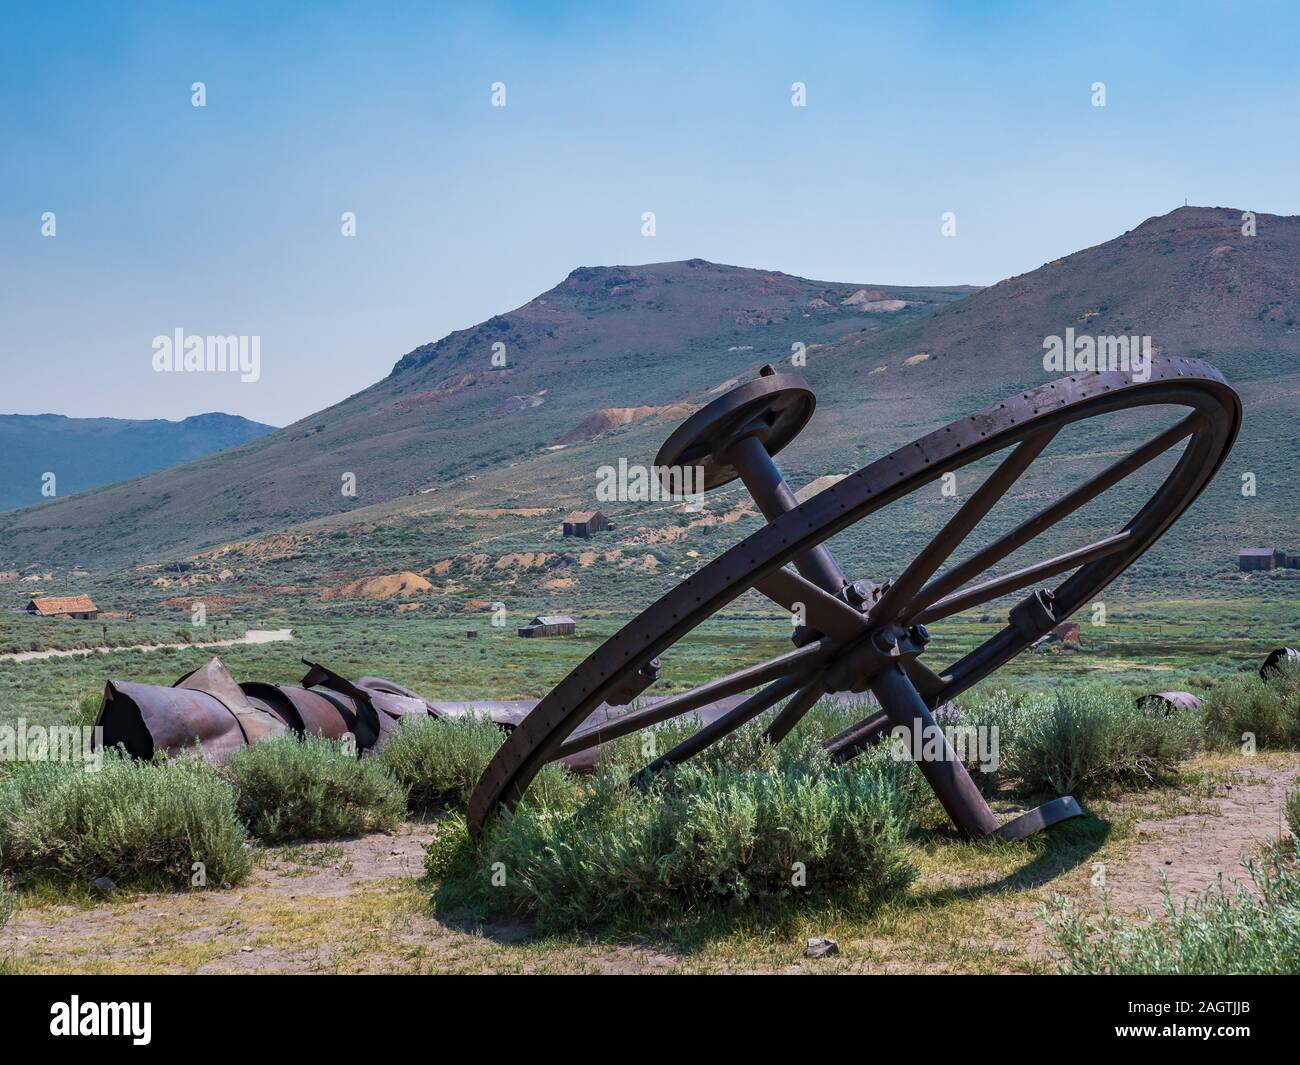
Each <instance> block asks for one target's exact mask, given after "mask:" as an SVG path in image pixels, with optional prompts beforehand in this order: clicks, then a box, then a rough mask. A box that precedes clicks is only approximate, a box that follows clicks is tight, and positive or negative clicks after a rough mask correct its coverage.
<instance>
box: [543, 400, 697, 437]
mask: <svg viewBox="0 0 1300 1065" xmlns="http://www.w3.org/2000/svg"><path fill="white" fill-rule="evenodd" d="M694 410H695V408H694V407H693V406H691V405H690V404H689V403H669V404H667V405H665V406H662V407H605V408H604V409H603V410H598V411H596V412H595V413H594V414H590V415H588V416H587V417H586V418H584V419H583V420H582V421H580V422H579V423H578V424H577V425H576V426H574V427H573V428H572V429H570V430H569V431H568V432H567V433H565V434H564V435H563V436H562V437H560V439H559V441H558V443H561V444H573V443H576V442H577V441H579V440H590V439H591V438H592V437H593V436H598V435H600V434H601V433H605V432H608V431H609V430H610V429H617V428H619V427H620V426H624V425H630V424H631V423H632V422H640V421H645V420H647V419H649V420H650V421H651V422H652V423H653V422H661V421H666V420H667V419H669V418H685V417H686V416H687V415H688V414H690V413H692V412H693V411H694Z"/></svg>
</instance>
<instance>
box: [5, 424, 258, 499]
mask: <svg viewBox="0 0 1300 1065" xmlns="http://www.w3.org/2000/svg"><path fill="white" fill-rule="evenodd" d="M273 432H275V427H274V426H271V425H262V424H261V423H260V422H253V421H249V420H248V419H247V418H240V417H237V416H235V415H231V414H198V415H195V416H194V417H191V418H186V419H184V420H183V421H179V422H171V421H164V420H162V419H153V420H147V421H142V420H131V419H124V418H65V417H64V416H63V415H61V414H0V451H2V452H3V454H4V456H5V460H4V463H3V465H0V510H9V509H11V508H13V507H22V506H28V505H30V504H33V503H39V502H41V500H42V499H44V498H45V497H44V496H43V495H42V487H43V485H44V484H45V483H46V481H47V477H46V475H47V474H51V473H52V474H54V476H55V478H56V479H55V481H54V482H53V486H54V488H55V490H56V491H57V494H58V496H67V495H71V494H73V493H74V492H82V491H85V490H86V489H88V488H96V487H98V486H99V485H105V484H112V483H113V482H115V481H126V480H129V479H131V478H133V477H143V476H145V475H146V474H150V473H155V472H157V471H158V470H162V469H166V468H167V467H169V466H175V465H178V464H179V463H182V462H188V461H189V460H191V459H196V458H200V457H202V456H204V455H210V454H212V453H213V452H216V451H224V450H225V449H226V448H230V447H235V446H237V445H239V444H244V443H247V442H248V441H250V440H256V439H257V438H258V437H262V436H266V435H267V434H268V433H273Z"/></svg>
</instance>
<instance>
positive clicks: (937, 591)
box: [903, 414, 1200, 621]
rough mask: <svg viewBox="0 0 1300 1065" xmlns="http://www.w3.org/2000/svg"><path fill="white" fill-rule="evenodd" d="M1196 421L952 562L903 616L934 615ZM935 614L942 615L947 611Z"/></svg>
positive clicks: (1163, 449) (1155, 455)
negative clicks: (945, 601) (953, 596)
mask: <svg viewBox="0 0 1300 1065" xmlns="http://www.w3.org/2000/svg"><path fill="white" fill-rule="evenodd" d="M1199 421H1200V415H1199V414H1192V415H1189V416H1188V417H1186V418H1184V419H1183V420H1182V421H1180V422H1179V423H1178V424H1177V425H1174V426H1171V427H1170V428H1169V429H1166V430H1165V431H1164V432H1163V433H1161V434H1160V435H1159V436H1157V437H1155V438H1154V439H1152V440H1150V441H1148V442H1147V443H1146V444H1144V445H1143V446H1142V447H1140V448H1138V449H1137V450H1136V451H1134V452H1133V453H1132V454H1130V455H1128V456H1127V457H1125V458H1123V459H1121V460H1120V461H1119V462H1116V463H1114V464H1113V465H1111V466H1109V467H1107V468H1106V469H1105V470H1103V471H1102V472H1101V473H1099V474H1097V476H1096V477H1094V478H1092V479H1091V480H1089V481H1087V482H1086V483H1084V484H1082V485H1080V486H1079V487H1078V488H1076V489H1075V490H1074V491H1072V492H1070V493H1069V494H1068V495H1065V496H1062V497H1061V498H1060V499H1059V500H1057V501H1056V502H1055V503H1053V504H1052V505H1051V506H1049V507H1046V508H1045V509H1043V510H1040V511H1039V512H1038V513H1037V514H1035V515H1034V516H1033V517H1032V518H1029V519H1028V520H1026V521H1024V522H1022V523H1021V524H1020V525H1018V526H1016V527H1015V528H1014V529H1012V530H1011V532H1009V533H1007V534H1006V535H1005V536H1003V537H1001V538H999V539H997V540H995V541H994V542H993V543H991V544H989V545H988V547H985V548H983V549H982V550H981V551H978V552H977V553H976V554H974V555H972V556H971V557H970V558H968V559H967V560H966V561H965V562H963V563H961V565H959V566H955V567H954V568H953V569H951V570H949V571H948V572H947V573H945V574H943V575H942V576H940V577H938V578H936V579H935V580H933V581H931V582H930V583H929V584H927V585H926V586H925V587H924V588H922V589H921V591H920V592H919V593H918V594H917V595H916V597H915V598H914V599H913V600H912V602H911V603H909V604H908V606H907V607H906V608H905V609H904V610H903V616H904V617H906V618H908V619H909V620H917V621H925V620H926V618H927V616H929V617H934V616H936V615H931V614H928V612H927V608H928V607H930V606H931V605H933V604H935V603H938V602H939V601H940V600H943V599H944V597H945V596H950V595H951V593H952V592H955V591H956V590H957V589H958V588H960V587H961V586H962V585H963V584H965V583H966V582H967V581H969V580H970V579H971V578H972V577H977V576H978V575H979V574H981V573H984V572H986V571H987V570H989V569H990V568H991V567H993V566H995V565H996V564H997V563H999V562H1001V561H1002V559H1004V558H1006V557H1007V555H1009V554H1011V553H1012V552H1013V551H1015V550H1017V549H1018V548H1020V547H1023V546H1024V545H1025V544H1027V543H1028V542H1029V541H1030V540H1032V539H1033V538H1034V537H1036V536H1039V535H1041V534H1042V533H1043V532H1044V531H1045V530H1047V529H1049V528H1051V527H1052V526H1053V525H1055V524H1056V523H1057V522H1059V521H1060V520H1061V519H1063V518H1065V517H1068V516H1069V515H1070V514H1073V513H1074V512H1075V511H1076V510H1078V509H1079V508H1080V507H1082V506H1083V505H1084V504H1086V503H1090V502H1091V501H1092V500H1094V499H1096V498H1097V496H1099V495H1101V494H1102V492H1105V491H1106V490H1107V489H1109V488H1112V487H1113V486H1114V485H1116V484H1118V483H1119V482H1120V481H1122V480H1123V479H1124V478H1125V477H1127V476H1128V475H1129V474H1131V473H1134V472H1136V471H1137V470H1139V469H1141V468H1142V467H1143V466H1145V465H1146V464H1147V463H1148V462H1151V461H1152V460H1153V459H1156V458H1158V457H1159V456H1160V455H1163V454H1164V453H1165V452H1166V451H1168V450H1169V449H1170V448H1172V447H1173V446H1174V445H1175V444H1177V443H1178V442H1179V441H1180V440H1182V439H1183V438H1184V437H1186V436H1189V435H1190V434H1191V433H1192V432H1193V431H1195V429H1196V428H1197V426H1198V424H1199ZM1026 443H1028V441H1026ZM1012 457H1014V456H1012ZM1058 572H1059V571H1058ZM963 609H964V608H963ZM947 613H955V611H948V612H947ZM918 615H919V616H918ZM937 616H939V617H946V616H947V614H940V615H937Z"/></svg>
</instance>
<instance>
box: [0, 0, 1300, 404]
mask: <svg viewBox="0 0 1300 1065" xmlns="http://www.w3.org/2000/svg"><path fill="white" fill-rule="evenodd" d="M1297 31H1300V14H1298V13H1297V8H1296V5H1284V4H1278V5H1275V6H1274V5H1251V4H1232V5H1229V4H1222V5H1219V4H1198V3H1167V4H1157V3H1149V4H1134V3H1126V4H1116V5H1108V4H1104V3H1086V4H1078V5H1072V4H1046V3H1042V4H1018V3H1003V4H999V3H979V4H975V3H971V4H960V3H946V4H939V3H935V4H905V5H899V4H889V5H885V4H866V3H853V4H848V3H845V4H835V3H828V4H818V3H802V2H801V3H797V4H796V3H788V2H787V3H779V4H764V3H744V4H708V3H702V2H697V3H688V4H681V5H677V4H668V3H659V4H637V3H628V2H625V3H620V4H599V3H592V4H547V3H541V2H538V3H531V4H490V3H474V4H468V3H467V4H463V5H454V4H430V3H423V4H414V3H410V4H406V3H387V4H386V3H356V4H329V3H312V4H301V5H296V4H292V3H275V4H266V3H257V4H240V3H223V4H193V5H185V4H179V3H167V4H156V5H155V4H131V3H113V4H109V3H104V4H93V3H41V4H13V3H3V4H0V370H2V371H3V390H2V391H0V412H3V413H12V412H20V413H38V412H46V411H52V412H55V413H62V414H68V415H74V416H117V417H169V418H178V417H184V416H186V415H189V414H195V413H200V412H203V411H209V410H225V411H229V412H232V413H236V414H243V415H245V416H247V417H251V418H256V419H259V420H262V421H269V422H272V423H274V424H277V425H282V424H286V423H288V422H290V421H292V420H294V419H296V418H299V417H303V416H305V415H307V414H308V413H311V412H313V411H315V410H318V409H320V408H322V407H325V406H327V405H329V404H330V403H333V402H335V401H337V400H339V399H342V398H343V397H345V396H346V395H348V394H350V393H352V392H355V391H358V390H359V389H361V388H364V387H365V386H367V385H369V384H371V383H373V382H374V381H375V380H377V379H379V378H380V377H382V376H383V375H384V374H386V373H387V372H388V371H389V369H390V368H391V366H392V364H393V363H394V362H395V361H396V359H397V358H398V357H399V356H401V355H402V354H403V353H404V352H406V351H409V350H410V349H411V348H413V347H415V346H417V345H419V344H421V343H424V342H426V341H428V340H432V339H436V338H438V337H440V336H442V335H444V334H445V333H447V332H449V331H450V330H452V329H457V328H462V327H465V326H468V325H472V324H474V323H475V322H478V321H481V320H483V319H485V318H487V317H490V316H491V315H492V314H495V313H499V312H501V311H504V310H508V309H510V308H513V307H515V306H518V305H519V304H521V303H524V302H526V301H527V300H529V299H531V298H532V297H533V296H535V295H536V294H538V293H539V292H541V291H543V290H545V289H547V288H549V287H551V286H552V285H554V284H556V283H558V282H559V281H560V280H562V279H563V277H564V276H565V275H566V274H567V273H568V272H569V271H570V270H571V269H573V268H574V267H576V266H580V265H607V264H615V263H643V262H656V261H664V260H673V259H686V258H691V257H694V256H700V257H703V258H706V259H712V260H715V261H720V262H726V263H735V264H738V265H744V266H760V267H766V268H773V269H779V270H784V271H787V272H789V273H794V274H800V275H803V276H807V277H814V278H819V279H825V280H836V281H860V282H871V283H881V284H888V283H895V284H904V283H910V284H957V283H975V284H987V283H991V282H994V281H996V280H998V279H1000V278H1002V277H1006V276H1009V275H1012V274H1017V273H1023V272H1024V271H1027V270H1032V269H1034V268H1036V267H1037V266H1039V265H1041V264H1042V263H1044V262H1046V261H1048V260H1051V259H1054V258H1056V257H1058V256H1060V255H1063V254H1066V253H1068V252H1071V251H1074V250H1077V249H1079V248H1081V247H1086V246H1088V245H1092V244H1097V243H1100V242H1102V241H1104V240H1107V239H1110V238H1111V237H1113V236H1115V235H1117V234H1119V233H1121V232H1123V231H1124V230H1126V229H1130V228H1132V227H1133V226H1135V225H1137V224H1138V223H1139V222H1141V221H1142V220H1143V219H1144V218H1147V217H1149V216H1151V215H1154V214H1161V213H1164V212H1166V211H1168V210H1171V209H1173V208H1174V207H1176V206H1179V205H1181V204H1182V203H1183V201H1184V199H1187V200H1189V201H1190V202H1191V203H1193V204H1204V205H1221V206H1232V207H1240V208H1243V209H1247V208H1249V209H1253V210H1255V211H1261V212H1271V213H1279V214H1295V213H1300V180H1298V179H1297V175H1300V137H1297V124H1298V123H1300V117H1298V116H1300V98H1298V97H1300V79H1297V77H1296V54H1295V43H1294V42H1295V40H1296V39H1297ZM195 81H203V82H204V83H205V84H206V86H207V106H206V107H205V108H202V109H199V108H195V107H193V106H191V102H190V97H191V88H190V87H191V84H192V83H193V82H195ZM497 81H501V82H504V83H505V85H506V91H507V106H506V107H504V108H494V107H492V106H491V99H490V91H491V89H490V87H491V85H492V83H493V82H497ZM796 81H802V82H804V83H805V84H806V86H807V106H806V107H804V108H795V107H792V106H791V103H790V95H791V84H792V83H793V82H796ZM1096 81H1102V82H1105V84H1106V93H1107V106H1106V107H1104V108H1097V107H1093V106H1092V105H1091V86H1092V83H1093V82H1096ZM47 211H52V212H54V213H55V215H56V217H57V236H56V237H54V238H49V237H43V236H42V235H41V216H42V214H43V213H44V212H47ZM344 211H352V212H355V213H356V216H357V227H358V235H357V236H356V237H355V238H351V239H349V238H344V237H342V236H341V235H340V215H341V214H342V213H343V212H344ZM644 211H654V212H655V214H656V218H657V233H656V235H655V236H654V237H652V238H647V237H643V236H642V235H641V215H642V212H644ZM945 211H953V212H955V213H956V215H957V236H956V237H955V238H944V237H942V236H941V235H940V220H941V216H942V214H943V212H945ZM178 327H179V328H182V329H184V330H185V331H186V332H187V333H189V334H199V335H202V334H222V335H230V334H236V335H238V334H244V335H257V336H260V337H261V345H262V374H261V379H260V380H259V381H258V382H256V383H241V382H240V381H239V380H238V379H237V377H234V375H232V377H231V379H226V378H219V377H214V376H212V375H207V374H159V373H155V372H154V371H153V369H152V366H151V357H152V348H151V342H152V339H153V338H154V337H155V336H157V335H160V334H171V333H172V331H173V330H174V329H176V328H178Z"/></svg>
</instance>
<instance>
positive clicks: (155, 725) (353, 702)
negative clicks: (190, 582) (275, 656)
mask: <svg viewBox="0 0 1300 1065" xmlns="http://www.w3.org/2000/svg"><path fill="white" fill-rule="evenodd" d="M303 664H304V665H306V666H307V667H308V670H307V674H306V676H304V677H303V679H302V683H301V686H295V685H291V684H268V683H264V682H262V681H248V682H246V683H243V684H240V683H237V682H236V681H235V678H234V677H233V676H232V675H231V673H230V671H229V670H228V669H227V668H226V666H225V663H223V662H222V661H221V659H220V658H218V657H215V656H214V657H213V658H211V659H210V660H209V661H208V662H207V663H205V664H204V665H203V666H201V667H199V668H198V669H196V670H194V671H193V672H191V673H187V674H185V675H184V676H183V677H180V678H179V679H178V680H177V681H176V682H175V683H174V684H173V685H171V686H170V687H167V686H165V685H159V684H137V683H134V682H132V681H123V680H110V681H109V682H108V683H107V684H106V685H105V687H104V698H103V702H102V703H101V704H100V708H99V716H98V718H97V719H96V721H95V723H96V724H97V725H99V726H101V727H102V728H103V730H104V731H103V745H104V746H105V747H114V746H118V745H120V746H122V747H123V748H125V749H126V751H127V753H128V754H131V755H132V756H134V757H136V758H152V757H153V756H154V754H155V753H157V752H162V753H163V754H165V755H166V756H167V757H169V758H171V757H176V756H177V755H181V754H185V753H193V752H194V751H195V750H196V749H197V750H198V752H199V753H200V754H201V755H202V756H203V757H204V758H206V759H208V760H209V761H212V762H216V763H218V764H219V763H222V762H224V761H226V759H228V758H229V757H230V756H231V755H232V754H234V752H235V751H237V750H239V748H241V747H245V746H250V745H252V744H254V743H259V742H261V741H262V740H264V739H267V738H268V737H271V736H282V735H285V734H287V733H293V734H295V735H299V736H302V735H309V736H324V737H326V738H328V739H333V740H341V739H343V738H344V737H345V736H349V735H350V736H351V737H352V738H353V742H354V744H355V746H356V750H357V753H358V755H365V754H368V753H370V752H372V751H376V750H379V749H380V748H381V747H383V746H384V744H385V743H387V742H388V740H389V739H391V738H392V736H393V735H394V734H395V733H396V731H397V729H398V728H400V726H401V722H402V721H404V720H408V719H410V720H418V719H422V718H430V717H431V718H435V719H443V720H456V719H459V718H466V717H473V718H477V719H480V720H482V719H487V720H490V721H492V722H493V723H495V724H496V725H497V726H498V727H499V728H501V730H502V731H503V732H505V733H507V734H508V733H510V732H512V731H513V730H514V729H515V728H516V727H517V726H518V725H519V724H520V723H521V722H522V721H523V720H524V719H525V718H526V717H527V716H528V713H529V712H530V711H531V710H532V709H533V707H534V706H536V705H537V704H536V702H534V701H530V700H516V701H501V700H492V699H478V700H474V701H472V702H453V701H444V700H437V701H435V700H431V699H427V698H426V697H425V696H423V695H421V694H420V693H419V692H415V691H412V690H411V689H410V688H407V687H404V686H403V685H401V684H398V683H397V682H396V681H391V680H388V679H387V678H385V677H371V676H366V677H361V678H359V679H357V680H356V681H352V680H349V679H348V678H347V677H344V676H343V675H341V674H339V673H336V672H334V670H332V669H330V668H329V667H328V666H324V665H321V664H320V663H318V662H311V661H308V660H307V659H304V660H303ZM645 686H646V685H644V684H643V685H641V686H640V687H641V688H642V689H643V688H644V687H645ZM627 701H628V702H630V701H631V699H630V698H629V699H628V700H627ZM738 701H739V700H738V698H730V699H721V700H718V701H716V702H714V703H712V704H710V705H707V706H702V707H700V708H699V709H698V710H697V711H696V712H695V713H694V715H693V716H694V717H695V718H696V719H697V720H698V721H699V722H700V723H701V724H709V723H710V722H712V721H714V720H716V719H717V718H719V717H721V716H723V715H724V714H726V713H727V712H728V711H729V710H731V709H732V708H733V707H734V706H735V705H736V703H737V702H738ZM650 702H653V700H650ZM623 714H624V711H623V710H621V709H620V708H619V707H618V706H615V705H608V706H602V707H601V708H599V709H598V710H597V712H596V713H594V714H592V715H591V718H590V720H589V721H588V722H587V724H588V725H589V726H590V727H591V728H592V729H595V730H600V729H605V728H608V727H610V725H611V724H612V723H613V722H615V721H617V720H618V719H619V718H620V717H621V716H623ZM599 746H600V745H599V743H594V744H591V745H589V746H586V747H584V748H583V749H581V750H576V751H574V752H572V753H570V754H566V755H564V756H563V757H561V758H560V759H559V761H560V762H561V763H562V764H563V765H564V766H565V768H567V769H569V770H571V771H572V772H575V773H589V772H592V771H593V770H594V769H595V768H596V765H597V763H598V761H599Z"/></svg>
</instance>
